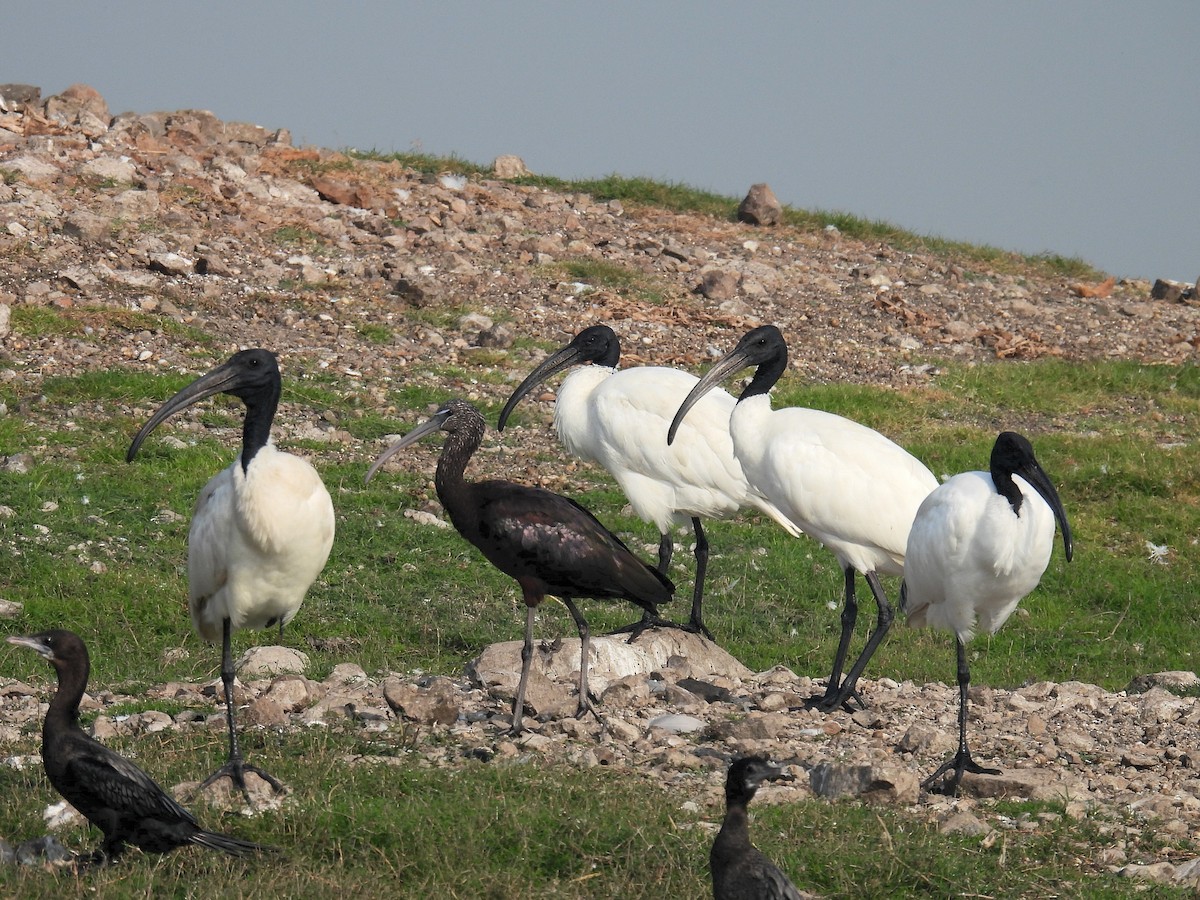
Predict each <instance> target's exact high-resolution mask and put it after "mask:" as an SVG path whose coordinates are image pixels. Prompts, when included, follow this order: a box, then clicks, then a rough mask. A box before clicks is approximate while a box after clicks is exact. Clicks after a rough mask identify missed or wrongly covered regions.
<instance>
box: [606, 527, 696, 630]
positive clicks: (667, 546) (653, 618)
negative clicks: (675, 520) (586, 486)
mask: <svg viewBox="0 0 1200 900" xmlns="http://www.w3.org/2000/svg"><path fill="white" fill-rule="evenodd" d="M674 553H675V542H674V540H672V538H671V534H670V532H666V531H664V532H663V533H662V534H661V535H659V538H658V572H659V574H660V575H663V576H666V574H667V570H668V569H669V568H670V567H671V556H672V555H673V554H674ZM683 627H684V626H682V625H676V624H675V623H674V622H670V621H668V620H667V619H664V618H661V617H660V616H659V615H658V614H657V613H651V612H649V611H645V612H643V613H642V617H641V618H640V619H638V620H637V621H636V622H634V623H633V624H632V625H623V626H622V627H620V628H614V629H613V630H612V631H610V632H609V634H610V635H613V634H628V635H629V638H628V640H626V641H625V643H627V644H632V643H633V642H634V641H636V640H637V639H638V638H639V637H641V636H642V632H643V631H645V630H646V629H647V628H683Z"/></svg>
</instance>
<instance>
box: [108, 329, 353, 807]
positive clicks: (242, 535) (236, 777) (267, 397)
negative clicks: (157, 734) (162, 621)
mask: <svg viewBox="0 0 1200 900" xmlns="http://www.w3.org/2000/svg"><path fill="white" fill-rule="evenodd" d="M280 391H281V384H280V377H279V364H278V361H277V360H276V358H275V354H273V353H271V352H270V351H268V350H261V349H255V350H243V351H241V352H239V353H235V354H234V355H233V356H232V357H231V358H230V359H229V360H228V361H227V362H225V363H223V364H222V365H220V366H218V367H217V368H215V369H213V370H212V371H211V372H209V373H208V374H206V375H203V376H201V377H200V378H198V379H197V380H196V381H194V382H192V383H191V384H190V385H188V386H187V387H186V388H184V389H183V390H182V391H180V392H179V393H177V394H176V395H175V396H173V397H172V398H171V399H169V400H168V401H167V402H166V403H164V404H163V405H162V406H161V407H160V408H159V409H158V411H157V412H156V413H154V415H153V416H152V417H151V418H150V420H149V421H148V422H146V424H145V425H143V426H142V428H141V430H140V431H138V433H137V435H136V436H135V437H134V439H133V443H132V444H131V445H130V447H129V452H128V453H127V454H126V459H127V461H130V462H132V461H133V458H134V457H135V456H136V455H137V452H138V449H139V448H140V447H141V445H142V442H143V441H144V440H145V439H146V437H147V435H149V434H150V432H151V431H153V430H154V429H155V428H156V427H157V426H158V425H159V424H161V423H162V422H163V421H165V420H166V419H167V418H168V417H169V416H171V415H173V414H174V413H176V412H178V411H179V410H181V409H183V408H184V407H187V406H190V405H191V404H193V403H196V402H197V401H199V400H202V399H204V398H206V397H210V396H212V395H213V394H218V393H225V394H231V395H233V396H235V397H237V398H239V399H240V400H241V401H242V402H243V403H244V404H245V406H246V416H245V420H244V422H243V425H242V450H241V453H240V454H238V458H237V459H236V460H234V461H233V463H232V464H231V465H230V466H229V467H228V468H225V469H222V470H221V471H220V472H218V473H217V474H216V475H214V476H213V477H212V478H211V479H210V480H209V482H208V483H207V484H206V485H205V486H204V489H203V490H202V491H201V492H200V497H199V499H198V500H197V501H196V508H195V510H194V512H193V513H192V523H191V528H190V530H189V532H188V608H189V610H190V612H191V617H192V624H193V625H194V626H195V628H196V631H197V632H198V633H199V634H200V636H201V637H202V638H203V639H204V640H206V641H209V642H216V641H217V640H220V641H221V650H222V652H221V680H222V682H223V684H224V688H225V706H226V716H227V721H228V725H229V759H228V761H227V762H226V764H225V765H224V766H222V767H221V768H220V769H218V770H217V771H216V772H214V773H213V774H212V775H211V776H209V778H208V779H207V780H206V781H205V782H204V785H203V786H207V785H208V784H211V783H212V782H213V781H215V780H216V779H218V778H220V777H223V776H227V777H229V778H231V779H233V782H234V783H235V784H236V785H237V786H238V787H239V788H241V789H242V791H243V792H244V791H245V790H246V785H245V778H244V773H245V772H246V771H251V772H255V773H256V774H258V775H259V776H261V777H262V778H264V779H265V780H266V781H268V782H269V783H270V784H271V785H272V786H273V787H274V788H275V789H276V790H280V789H281V785H280V784H279V782H278V781H277V780H276V779H275V778H273V777H272V776H270V775H268V774H267V773H265V772H263V771H262V770H261V769H259V768H258V767H256V766H250V765H246V763H245V762H244V761H243V759H242V754H241V750H240V748H239V746H238V739H237V726H236V722H235V714H234V702H233V682H234V675H235V672H234V668H233V659H232V653H231V650H230V633H231V632H232V631H235V630H237V629H239V628H268V627H271V626H274V625H283V624H285V623H287V622H289V621H291V619H292V617H293V616H294V615H295V614H296V611H297V610H298V609H299V608H300V604H301V603H302V602H303V601H304V595H305V594H306V593H307V591H308V588H309V586H310V585H311V584H312V583H313V581H314V580H315V579H316V577H317V575H319V574H320V572H321V569H323V568H324V566H325V561H326V560H327V559H328V558H329V551H330V548H331V547H332V546H333V532H334V515H333V502H332V501H331V500H330V498H329V491H327V490H326V489H325V485H324V483H323V482H322V481H321V477H320V476H319V475H318V474H317V471H316V469H314V468H313V467H312V465H311V464H310V463H308V462H307V461H305V460H303V459H301V458H300V457H298V456H293V455H292V454H290V453H285V452H283V451H281V450H278V449H276V448H275V445H274V444H272V443H271V423H272V421H273V419H274V417H275V410H276V408H277V406H278V405H279V396H280Z"/></svg>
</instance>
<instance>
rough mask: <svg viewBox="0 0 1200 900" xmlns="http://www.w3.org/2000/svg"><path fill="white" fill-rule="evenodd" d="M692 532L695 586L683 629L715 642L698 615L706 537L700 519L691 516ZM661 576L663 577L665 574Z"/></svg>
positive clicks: (700, 601)
mask: <svg viewBox="0 0 1200 900" xmlns="http://www.w3.org/2000/svg"><path fill="white" fill-rule="evenodd" d="M692 530H693V531H694V532H695V533H696V585H695V587H694V588H692V615H691V618H689V619H688V624H687V625H685V626H684V628H685V629H686V630H687V631H691V632H694V633H696V634H702V635H704V636H705V637H706V638H708V639H709V640H710V641H712V640H715V639H714V638H713V636H712V632H711V631H709V630H708V626H707V625H705V624H704V619H703V617H702V616H701V615H700V605H701V604H702V603H703V602H704V574H705V573H706V572H707V571H708V536H707V535H706V534H705V533H704V526H703V525H701V524H700V519H699V518H697V517H696V516H692ZM663 574H664V575H665V574H666V572H663Z"/></svg>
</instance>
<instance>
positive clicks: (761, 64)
mask: <svg viewBox="0 0 1200 900" xmlns="http://www.w3.org/2000/svg"><path fill="white" fill-rule="evenodd" d="M0 23H2V27H3V30H4V33H5V38H4V41H3V44H4V49H3V52H2V53H0V83H3V82H10V81H15V82H25V83H31V84H37V85H39V86H40V87H41V88H42V93H43V96H47V95H49V94H52V93H57V92H58V91H61V90H62V89H63V88H65V87H67V86H68V85H70V84H72V83H74V82H84V83H87V84H90V85H91V86H92V87H94V88H96V89H97V90H99V91H100V93H101V94H103V95H104V97H105V99H106V100H107V101H108V103H109V106H110V108H111V109H112V111H113V112H114V113H116V112H123V111H126V110H133V111H136V112H151V111H154V110H175V109H183V108H203V109H209V110H212V111H213V112H214V113H215V114H216V115H218V116H219V117H220V118H222V119H227V120H240V121H249V122H254V123H257V124H259V125H264V126H266V127H271V128H274V127H287V128H290V129H291V130H292V134H293V137H294V139H295V141H296V142H297V143H305V144H317V145H320V146H324V147H334V148H344V147H357V148H359V149H375V150H380V151H391V150H401V151H409V150H414V149H415V150H420V151H422V152H426V153H432V154H437V155H449V154H455V155H457V156H459V157H461V158H463V159H467V160H470V161H472V162H478V163H485V164H486V163H490V162H491V160H492V159H494V158H495V157H496V156H498V155H500V154H503V153H515V154H518V155H519V156H521V157H522V158H524V160H525V162H526V164H527V165H528V166H529V167H530V169H532V170H533V171H535V172H540V173H543V174H547V175H555V176H559V177H561V178H583V177H599V176H604V175H608V174H612V173H618V174H621V175H627V176H647V177H650V178H656V179H661V180H664V181H671V182H680V183H684V184H688V185H691V186H693V187H697V188H702V189H705V190H711V191H715V192H717V193H721V194H727V195H730V196H734V197H740V196H741V195H742V194H743V193H744V192H745V190H746V188H748V187H749V185H750V184H752V183H754V182H757V181H765V182H767V183H768V184H770V185H771V187H772V188H773V189H774V191H775V193H776V195H777V196H778V197H779V198H780V200H782V201H783V202H784V203H787V204H790V205H792V206H796V207H801V208H807V209H823V210H837V211H842V212H848V213H853V214H855V215H858V216H862V217H864V218H869V219H884V220H887V221H889V222H892V223H893V224H896V225H899V226H901V227H904V228H907V229H910V230H912V231H916V232H919V233H922V234H931V235H938V236H940V237H945V238H950V239H953V240H964V241H972V242H977V243H986V244H992V245H994V246H997V247H1001V248H1004V249H1009V250H1019V251H1024V252H1033V253H1036V252H1042V251H1049V252H1054V253H1061V254H1063V255H1065V256H1080V257H1082V258H1083V259H1085V260H1087V261H1088V262H1090V263H1092V264H1093V265H1095V266H1096V267H1098V268H1100V269H1103V270H1106V271H1108V272H1110V273H1112V274H1115V275H1119V276H1129V277H1141V278H1156V277H1165V278H1173V279H1176V280H1180V281H1186V282H1192V281H1194V280H1195V279H1196V277H1197V276H1198V275H1200V53H1198V49H1197V48H1200V3H1197V2H1195V0H1180V2H1173V3H1170V2H1138V3H1129V2H1108V0H1106V2H1076V0H1070V2H1055V3H1035V2H1004V3H986V4H985V3H981V2H975V0H953V2H924V3H893V2H840V3H820V4H818V3H803V2H787V3H783V2H775V3H752V2H737V3H715V2H704V0H697V2H691V3H684V2H655V0H640V2H594V0H593V2H589V3H557V4H555V3H549V2H538V3H534V2H530V0H514V2H510V3H503V2H488V3H481V2H476V3H454V2H429V3H412V2H401V0H392V2H370V3H355V2H342V3H322V4H317V3H306V2H299V0H293V2H279V0H259V2H255V0H239V2H227V0H217V2H200V3H184V2H174V0H157V2H118V3H111V4H110V3H96V2H86V3H85V2H70V3H68V2H54V0H9V2H8V3H6V4H5V5H4V8H3V11H0Z"/></svg>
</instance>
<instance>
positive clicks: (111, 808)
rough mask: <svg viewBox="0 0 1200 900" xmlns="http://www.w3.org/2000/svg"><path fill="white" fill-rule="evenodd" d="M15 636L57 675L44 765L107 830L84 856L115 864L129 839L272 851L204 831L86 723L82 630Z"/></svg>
mask: <svg viewBox="0 0 1200 900" xmlns="http://www.w3.org/2000/svg"><path fill="white" fill-rule="evenodd" d="M8 642H9V643H10V644H17V645H18V646H21V647H29V648H30V649H32V650H36V651H37V652H38V653H40V654H41V655H42V656H43V657H45V658H46V659H47V660H48V661H49V663H50V665H52V666H53V667H54V669H55V671H56V672H57V673H58V690H57V691H56V692H55V694H54V698H53V699H52V700H51V701H50V709H49V710H48V711H47V712H46V720H45V722H44V723H43V724H42V764H43V765H44V766H45V768H46V776H47V777H48V778H49V779H50V783H51V784H52V785H54V789H55V790H56V791H58V792H59V793H60V794H62V796H63V797H64V798H65V799H66V800H67V801H68V802H69V803H70V804H71V805H72V806H74V807H75V808H76V809H77V810H79V812H80V813H81V814H82V815H83V816H84V817H85V818H86V819H87V820H88V821H89V822H91V823H92V824H93V825H95V826H96V827H97V828H99V829H100V830H101V831H102V832H104V840H103V841H101V843H100V847H99V848H98V849H97V850H96V851H95V853H93V854H92V855H91V857H90V858H89V859H87V860H85V862H92V863H98V864H101V865H103V864H105V863H109V862H113V861H115V860H116V859H117V857H118V856H120V855H121V853H122V852H123V850H124V849H125V845H126V844H132V845H133V846H135V847H140V848H141V849H142V850H145V851H147V852H149V853H167V852H168V851H171V850H174V849H175V848H176V847H182V846H183V845H185V844H199V845H200V846H201V847H208V848H209V849H212V850H222V851H224V852H225V853H230V854H232V855H234V856H249V855H250V854H252V853H256V852H259V851H265V850H270V849H271V848H269V847H263V846H261V845H259V844H255V843H252V842H250V841H243V840H241V839H240V838H235V837H230V836H228V835H224V834H217V833H215V832H212V831H205V830H204V829H203V828H201V827H200V825H199V824H198V823H197V822H196V819H195V818H194V817H193V816H192V814H191V813H190V812H188V811H187V810H186V809H184V808H183V807H182V806H180V805H179V804H178V803H176V802H175V801H174V800H173V799H171V797H169V796H168V795H167V794H166V793H165V792H164V791H163V789H162V788H160V787H159V786H158V785H157V784H155V782H154V780H153V779H152V778H151V777H150V776H149V775H147V774H146V773H145V772H143V771H142V770H141V769H139V768H138V767H137V766H135V765H134V764H133V763H131V762H130V761H129V760H127V759H125V757H123V756H121V755H120V754H118V753H115V752H113V751H112V750H110V749H108V748H107V747H105V746H104V745H103V744H101V743H99V742H97V741H96V740H94V739H93V738H91V737H90V736H89V735H87V734H86V733H85V732H84V731H83V729H82V728H80V727H79V701H80V699H81V698H82V697H83V692H84V689H85V688H86V687H87V680H88V670H89V663H88V652H87V647H86V646H84V643H83V641H82V640H81V639H80V637H79V635H77V634H75V633H74V632H71V631H64V630H61V629H56V630H54V631H44V632H42V633H40V634H33V635H29V636H27V637H19V636H14V637H10V638H8Z"/></svg>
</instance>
